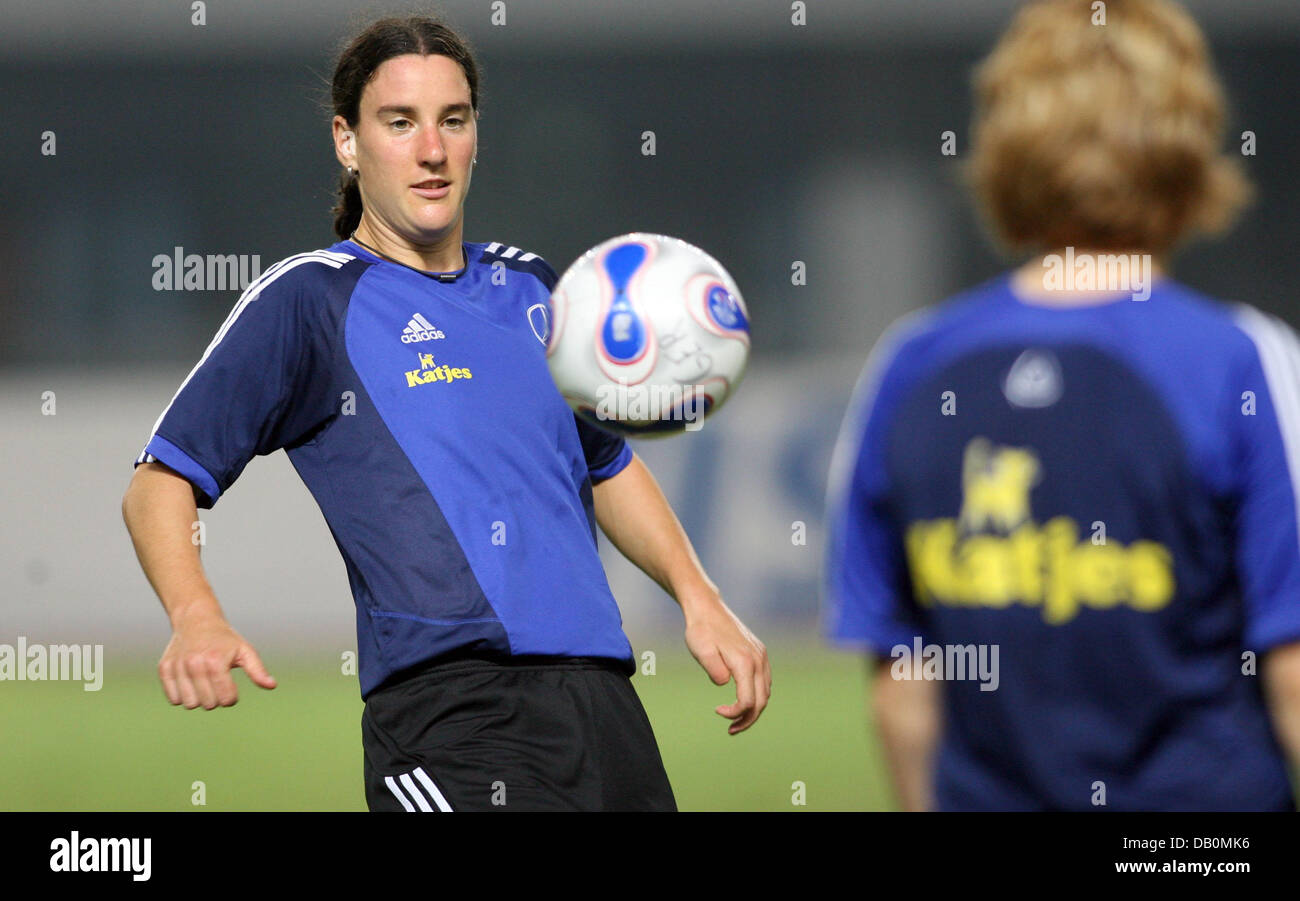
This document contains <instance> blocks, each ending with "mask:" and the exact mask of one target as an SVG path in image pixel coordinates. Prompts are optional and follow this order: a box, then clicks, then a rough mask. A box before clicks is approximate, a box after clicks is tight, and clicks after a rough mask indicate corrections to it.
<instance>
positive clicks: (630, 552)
mask: <svg viewBox="0 0 1300 901" xmlns="http://www.w3.org/2000/svg"><path fill="white" fill-rule="evenodd" d="M592 494H593V498H594V501H595V508H596V521H597V522H598V523H599V524H600V528H601V530H602V531H603V532H604V533H605V535H606V536H607V537H608V538H609V540H610V541H611V542H613V543H614V546H615V547H616V548H618V550H619V552H620V553H622V554H623V556H624V557H627V559H628V560H630V561H632V562H633V563H634V564H636V566H637V567H638V568H640V569H641V571H642V572H644V573H645V574H646V575H647V576H649V577H650V578H652V579H654V580H655V581H656V582H657V583H659V585H660V587H662V588H663V589H664V591H666V592H668V593H669V594H670V595H672V596H673V597H674V598H676V599H677V602H678V603H679V604H681V605H682V609H683V610H686V609H687V607H688V606H690V605H692V604H694V603H696V601H697V599H708V598H713V599H716V598H717V597H718V596H719V595H718V588H717V586H716V585H714V584H713V582H712V581H711V580H710V579H709V577H708V575H706V574H705V572H704V567H703V566H701V565H700V560H699V557H697V556H696V554H695V549H694V548H692V547H691V542H690V539H689V538H688V537H687V535H686V530H685V529H683V528H682V525H681V523H680V522H679V521H678V519H677V516H676V514H674V513H673V511H672V507H671V506H670V505H669V503H668V500H667V498H665V497H664V494H663V491H662V490H660V488H659V483H658V482H657V481H655V477H654V475H653V474H652V473H651V472H650V470H649V469H648V468H647V467H646V465H645V464H644V463H642V462H641V458H640V457H636V456H633V458H632V462H631V463H629V464H628V465H627V467H626V468H625V469H624V470H623V471H622V472H620V473H619V474H618V475H616V476H614V477H613V478H612V479H606V480H605V481H604V482H601V483H600V484H599V485H597V486H596V487H595V489H594V490H593V492H592ZM688 612H689V611H688Z"/></svg>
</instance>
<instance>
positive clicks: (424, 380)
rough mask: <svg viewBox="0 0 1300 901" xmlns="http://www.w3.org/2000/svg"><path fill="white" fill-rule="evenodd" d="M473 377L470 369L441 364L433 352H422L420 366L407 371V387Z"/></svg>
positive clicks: (446, 382) (445, 382) (448, 382)
mask: <svg viewBox="0 0 1300 901" xmlns="http://www.w3.org/2000/svg"><path fill="white" fill-rule="evenodd" d="M473 377H474V375H473V373H471V372H470V371H469V370H468V369H465V368H463V367H460V366H456V367H452V366H440V365H439V364H438V363H437V362H436V361H435V360H434V359H433V354H420V368H419V369H411V370H408V371H407V373H406V387H408V388H414V387H416V386H417V385H432V384H434V383H436V382H442V383H444V384H450V383H451V382H454V381H456V380H457V379H472V378H473Z"/></svg>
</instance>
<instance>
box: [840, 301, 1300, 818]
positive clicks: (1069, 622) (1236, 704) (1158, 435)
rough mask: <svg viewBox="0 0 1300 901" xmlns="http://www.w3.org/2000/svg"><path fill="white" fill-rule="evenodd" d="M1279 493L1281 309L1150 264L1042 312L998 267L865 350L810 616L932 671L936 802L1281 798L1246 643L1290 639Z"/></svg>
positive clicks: (1283, 490)
mask: <svg viewBox="0 0 1300 901" xmlns="http://www.w3.org/2000/svg"><path fill="white" fill-rule="evenodd" d="M1298 497H1300V342H1297V339H1296V336H1295V334H1294V333H1293V332H1292V331H1291V330H1290V329H1289V328H1288V327H1287V326H1285V325H1284V324H1283V323H1281V322H1280V321H1278V320H1276V319H1274V318H1273V317H1270V316H1266V315H1265V314H1263V313H1260V312H1259V311H1257V310H1255V309H1253V308H1251V307H1247V306H1244V305H1243V306H1239V307H1235V308H1232V307H1228V306H1225V305H1221V304H1218V303H1216V302H1214V301H1212V300H1210V299H1208V298H1204V297H1201V296H1199V295H1197V294H1196V293H1194V292H1193V291H1191V290H1189V289H1188V288H1186V287H1184V286H1182V285H1180V284H1178V283H1176V282H1174V281H1172V280H1164V281H1159V282H1157V283H1156V284H1155V286H1154V290H1153V293H1152V295H1151V296H1150V298H1149V299H1148V300H1145V301H1140V300H1137V299H1133V300H1127V299H1126V300H1123V301H1117V302H1111V303H1103V304H1099V305H1093V306H1082V307H1071V308H1052V307H1047V306H1038V305H1032V304H1029V303H1026V302H1023V301H1021V300H1020V299H1018V298H1017V296H1016V295H1015V294H1014V293H1013V292H1012V290H1011V287H1010V275H1004V276H1002V277H999V278H997V279H994V280H992V281H990V282H988V283H986V284H984V285H982V286H980V287H978V288H976V289H974V290H972V291H969V292H967V293H965V294H963V295H960V296H958V297H956V298H953V299H951V300H950V301H949V302H947V303H946V304H943V305H940V306H939V307H937V308H935V309H932V310H927V311H922V312H920V313H917V314H913V315H912V316H911V317H908V318H905V319H904V320H901V321H900V322H899V323H898V324H896V326H895V327H894V328H892V329H891V330H890V331H889V332H887V333H886V335H885V336H884V337H882V339H881V341H880V342H879V344H878V345H877V348H876V350H875V351H873V353H872V356H871V358H870V359H869V360H868V363H867V367H866V370H865V371H864V373H863V376H862V379H861V380H860V382H859V385H858V388H857V390H856V392H855V395H854V400H853V401H852V405H851V408H850V410H849V413H848V415H847V417H846V420H845V424H844V426H843V429H842V432H841V438H840V442H839V444H838V445H837V449H836V455H835V463H834V466H833V471H832V476H831V486H830V490H829V495H828V515H829V517H830V519H829V527H830V528H829V535H830V545H829V548H828V556H827V581H826V586H825V588H826V594H827V610H826V612H827V619H826V628H827V629H828V632H829V635H830V637H831V638H832V639H834V640H835V641H836V642H838V643H846V644H856V645H861V646H865V647H866V648H869V649H871V650H873V651H874V652H875V653H876V654H878V655H880V656H882V657H884V658H893V660H892V661H890V663H891V668H892V669H893V672H894V675H895V676H896V677H899V678H942V679H943V680H944V681H943V683H942V692H943V698H944V702H943V712H944V713H943V715H944V733H943V736H942V739H941V742H940V745H939V747H938V749H937V757H936V772H935V790H936V801H937V804H938V805H939V806H940V807H941V808H943V809H990V808H992V809H1044V808H1047V809H1070V808H1075V809H1222V810H1227V809H1237V808H1244V809H1293V808H1294V802H1293V798H1292V791H1291V788H1290V786H1289V783H1288V779H1287V771H1286V766H1285V763H1284V756H1283V754H1282V752H1281V750H1280V747H1279V744H1278V742H1277V740H1276V738H1275V735H1274V732H1273V730H1272V728H1271V725H1270V720H1269V716H1268V714H1267V710H1266V707H1265V704H1264V701H1263V697H1262V691H1261V687H1260V679H1259V676H1258V675H1256V672H1257V670H1256V667H1255V661H1256V659H1258V658H1262V657H1263V656H1264V654H1265V653H1266V652H1267V651H1269V650H1270V649H1271V648H1274V647H1276V646H1278V645H1281V644H1285V643H1290V642H1295V641H1300V525H1298V520H1297V517H1298V515H1300V504H1298V502H1297V498H1298ZM981 654H985V655H986V656H985V657H983V658H981V657H979V655H981ZM977 660H983V661H985V662H988V661H991V662H993V663H996V665H997V666H996V669H997V672H996V673H994V674H991V676H992V677H991V678H986V677H985V675H984V673H983V671H982V670H981V672H980V673H979V674H978V675H977V674H976V672H975V670H976V669H977ZM930 664H933V667H932V668H930V669H926V668H925V667H928V666H930ZM945 666H946V667H947V668H946V669H945ZM963 670H964V671H965V672H964V673H963ZM1103 802H1104V804H1105V807H1101V803H1103Z"/></svg>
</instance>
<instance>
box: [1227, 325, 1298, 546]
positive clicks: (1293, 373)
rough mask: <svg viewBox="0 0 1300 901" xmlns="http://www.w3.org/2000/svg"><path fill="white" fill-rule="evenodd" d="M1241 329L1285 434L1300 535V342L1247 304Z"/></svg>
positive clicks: (1284, 442)
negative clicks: (1251, 348) (1248, 339)
mask: <svg viewBox="0 0 1300 901" xmlns="http://www.w3.org/2000/svg"><path fill="white" fill-rule="evenodd" d="M1234 314H1235V316H1234V318H1235V319H1236V322H1237V325H1238V327H1239V328H1240V329H1241V330H1242V331H1243V332H1245V333H1246V335H1247V337H1249V338H1250V340H1251V341H1253V342H1254V343H1255V350H1256V352H1257V353H1258V354H1259V363H1260V367H1261V368H1262V369H1263V370H1264V382H1265V383H1266V384H1267V386H1268V394H1269V397H1271V398H1272V400H1273V412H1274V415H1275V416H1276V418H1277V426H1278V429H1279V430H1280V431H1281V433H1282V449H1283V452H1284V454H1285V456H1286V467H1287V470H1288V474H1289V475H1290V477H1291V479H1290V480H1291V497H1292V500H1293V502H1294V503H1295V508H1296V531H1297V533H1300V339H1297V338H1296V333H1295V332H1294V331H1293V330H1292V329H1291V327H1290V326H1288V325H1287V324H1286V323H1285V322H1283V321H1282V320H1281V319H1278V318H1277V317H1276V316H1270V315H1269V314H1267V313H1263V312H1261V311H1259V310H1257V309H1255V308H1254V307H1252V306H1249V305H1247V304H1238V305H1237V307H1236V309H1235V310H1234Z"/></svg>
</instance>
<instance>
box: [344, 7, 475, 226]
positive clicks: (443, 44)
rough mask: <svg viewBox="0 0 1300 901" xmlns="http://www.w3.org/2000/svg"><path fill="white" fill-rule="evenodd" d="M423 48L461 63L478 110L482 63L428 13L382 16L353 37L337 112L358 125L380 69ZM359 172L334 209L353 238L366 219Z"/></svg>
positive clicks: (350, 179) (349, 178)
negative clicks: (369, 86) (364, 95)
mask: <svg viewBox="0 0 1300 901" xmlns="http://www.w3.org/2000/svg"><path fill="white" fill-rule="evenodd" d="M406 53H418V54H420V55H421V56H431V55H437V56H446V57H450V58H451V59H453V60H455V61H456V62H457V63H459V64H460V67H461V70H462V71H464V73H465V80H466V81H467V82H469V97H470V106H472V107H473V108H474V111H475V112H478V65H477V64H476V63H475V62H474V55H473V53H472V52H471V51H470V48H469V45H468V44H467V43H466V41H465V39H464V38H462V37H461V36H460V35H458V34H457V33H456V32H454V31H452V30H451V29H450V28H448V27H447V26H446V25H444V24H442V23H441V22H439V21H437V20H436V19H430V18H426V17H423V16H412V17H411V18H408V19H380V20H379V21H378V22H374V23H372V24H371V25H370V26H368V27H367V28H366V29H365V30H364V31H362V32H361V33H360V34H359V35H357V36H356V37H355V38H353V39H352V40H351V41H350V42H349V43H348V45H347V47H346V48H344V50H343V52H342V53H340V54H339V58H338V62H337V63H336V64H335V66H334V78H333V80H332V81H331V83H330V106H331V109H332V115H334V116H342V117H343V118H344V119H345V120H346V121H347V123H348V127H349V128H352V129H354V130H355V129H356V127H357V121H358V119H359V118H360V115H359V113H360V109H361V93H362V92H363V91H364V90H365V87H366V85H367V84H368V83H369V81H370V79H371V77H372V76H373V75H374V74H375V70H376V69H378V68H379V66H380V65H381V64H382V63H383V62H385V61H386V60H389V59H392V58H393V57H394V56H402V55H403V54H406ZM358 180H359V173H358V174H357V175H353V174H350V173H347V172H345V173H343V175H342V176H341V177H340V178H339V187H338V200H337V202H336V203H335V204H334V208H333V210H331V212H332V213H333V214H334V234H336V235H338V237H339V239H340V240H342V239H345V238H349V237H351V235H352V232H354V231H355V230H356V228H357V225H358V224H359V223H360V222H361V189H360V187H359V186H358Z"/></svg>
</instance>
